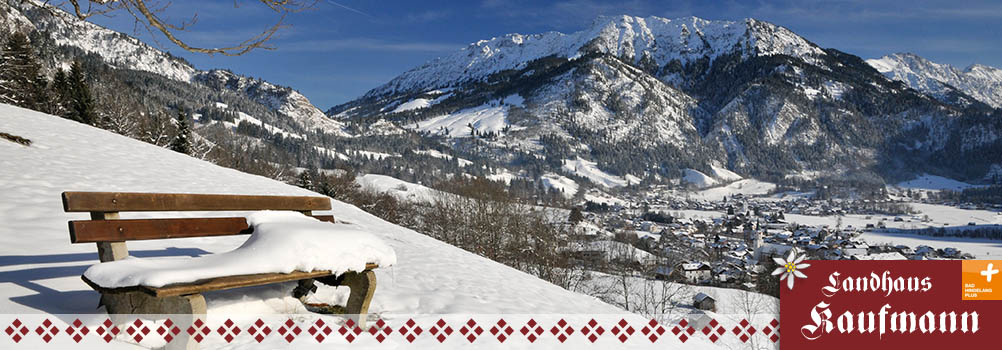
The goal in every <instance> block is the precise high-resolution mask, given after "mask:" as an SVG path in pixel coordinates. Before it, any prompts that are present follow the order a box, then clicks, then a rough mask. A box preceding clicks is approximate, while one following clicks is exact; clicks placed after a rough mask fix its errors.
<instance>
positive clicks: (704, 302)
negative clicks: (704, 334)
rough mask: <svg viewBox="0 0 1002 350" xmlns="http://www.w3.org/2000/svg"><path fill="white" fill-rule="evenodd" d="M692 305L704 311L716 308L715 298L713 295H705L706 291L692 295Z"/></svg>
mask: <svg viewBox="0 0 1002 350" xmlns="http://www.w3.org/2000/svg"><path fill="white" fill-rule="evenodd" d="M692 306H693V307H695V308H697V309H699V310H706V311H716V310H717V300H716V299H713V297H711V296H709V295H706V293H702V292H700V293H696V295H694V296H693V297H692Z"/></svg>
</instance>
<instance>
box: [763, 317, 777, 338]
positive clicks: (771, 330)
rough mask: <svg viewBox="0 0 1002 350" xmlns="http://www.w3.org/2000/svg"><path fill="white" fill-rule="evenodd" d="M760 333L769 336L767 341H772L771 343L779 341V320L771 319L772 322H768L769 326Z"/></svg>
mask: <svg viewBox="0 0 1002 350" xmlns="http://www.w3.org/2000/svg"><path fill="white" fill-rule="evenodd" d="M762 333H765V335H768V336H769V340H772V342H773V343H775V342H778V341H779V320H776V319H772V322H769V324H768V325H766V326H765V328H762Z"/></svg>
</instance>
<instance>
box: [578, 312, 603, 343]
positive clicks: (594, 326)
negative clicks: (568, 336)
mask: <svg viewBox="0 0 1002 350" xmlns="http://www.w3.org/2000/svg"><path fill="white" fill-rule="evenodd" d="M602 333H605V329H604V328H602V326H599V325H598V322H595V319H594V318H593V319H591V321H588V324H587V325H585V326H584V327H581V335H584V336H585V337H586V338H588V341H590V342H592V343H594V342H595V341H596V340H598V336H600V335H602Z"/></svg>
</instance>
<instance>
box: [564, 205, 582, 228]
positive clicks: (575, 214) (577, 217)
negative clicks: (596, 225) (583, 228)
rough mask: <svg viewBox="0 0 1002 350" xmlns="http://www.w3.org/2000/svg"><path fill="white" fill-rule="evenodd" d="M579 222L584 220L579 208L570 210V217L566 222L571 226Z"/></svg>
mask: <svg viewBox="0 0 1002 350" xmlns="http://www.w3.org/2000/svg"><path fill="white" fill-rule="evenodd" d="M581 220H584V215H583V214H581V208H578V207H574V208H572V209H571V215H570V216H569V217H568V218H567V221H569V222H570V223H572V224H576V223H579V222H581Z"/></svg>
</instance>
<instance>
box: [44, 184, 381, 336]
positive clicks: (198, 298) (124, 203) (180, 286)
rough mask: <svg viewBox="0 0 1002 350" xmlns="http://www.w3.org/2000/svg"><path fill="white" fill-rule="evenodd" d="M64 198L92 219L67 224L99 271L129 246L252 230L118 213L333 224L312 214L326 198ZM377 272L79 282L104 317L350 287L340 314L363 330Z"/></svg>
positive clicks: (226, 222)
mask: <svg viewBox="0 0 1002 350" xmlns="http://www.w3.org/2000/svg"><path fill="white" fill-rule="evenodd" d="M62 199H63V209H64V210H65V211H66V212H89V213H90V216H91V220H82V221H70V222H69V232H70V240H71V242H72V243H96V244H97V251H98V256H99V258H100V260H101V262H102V264H99V265H104V264H103V263H105V262H111V261H118V260H122V259H125V258H126V257H128V255H129V252H128V249H127V248H126V244H125V242H126V241H135V240H151V239H170V238H189V237H209V236H227V235H246V234H251V233H252V231H253V228H252V227H251V226H249V225H248V223H247V220H246V219H245V218H244V217H211V218H157V219H131V220H124V219H119V213H120V212H175V211H258V210H284V211H298V212H301V213H303V214H305V215H307V216H312V217H314V218H316V219H319V220H322V221H327V222H334V218H333V217H332V216H322V215H313V211H314V210H330V209H331V203H330V199H329V198H327V197H304V196H248V195H213V194H178V193H121V192H63V194H62ZM290 214H292V213H290ZM292 215H298V214H292ZM310 221H313V220H310ZM394 259H395V258H394ZM365 261H366V262H368V261H369V260H365ZM377 267H378V266H377V265H376V264H374V263H366V264H365V268H364V270H362V271H347V272H344V273H341V274H335V273H332V272H331V271H323V270H321V271H294V272H292V273H260V274H246V275H235V276H219V277H214V278H208V279H202V280H198V281H195V282H190V283H175V284H169V285H164V286H158V287H152V286H145V285H131V286H124V287H122V286H119V287H116V288H106V287H102V286H101V285H100V284H98V283H95V282H94V281H91V280H90V279H88V278H87V277H86V276H82V277H83V280H84V282H86V283H87V284H88V285H90V286H91V287H92V288H93V289H94V290H96V291H98V292H100V293H101V303H102V304H103V305H104V306H105V307H106V309H107V311H108V313H109V314H165V315H166V314H174V315H176V314H190V315H204V314H205V313H206V305H205V298H204V297H203V296H202V294H201V293H203V292H209V291H217V290H224V289H232V288H239V287H249V286H257V285H264V284H272V283H279V282H289V281H298V282H299V286H298V287H296V288H295V289H294V291H293V295H294V296H296V297H297V298H300V299H301V300H302V299H304V297H305V296H306V295H307V294H309V293H310V292H311V291H313V290H315V289H316V287H315V286H314V281H317V282H321V283H324V284H328V285H333V286H339V285H342V286H347V287H349V288H350V289H351V294H350V296H349V297H348V302H347V305H346V306H345V311H346V312H345V313H346V314H347V315H349V316H352V318H353V319H356V320H357V322H359V323H360V324H362V325H363V326H364V322H365V314H366V313H367V312H368V308H369V302H370V301H371V300H372V295H373V292H375V289H376V276H375V273H373V271H372V270H373V269H375V268H377Z"/></svg>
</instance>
